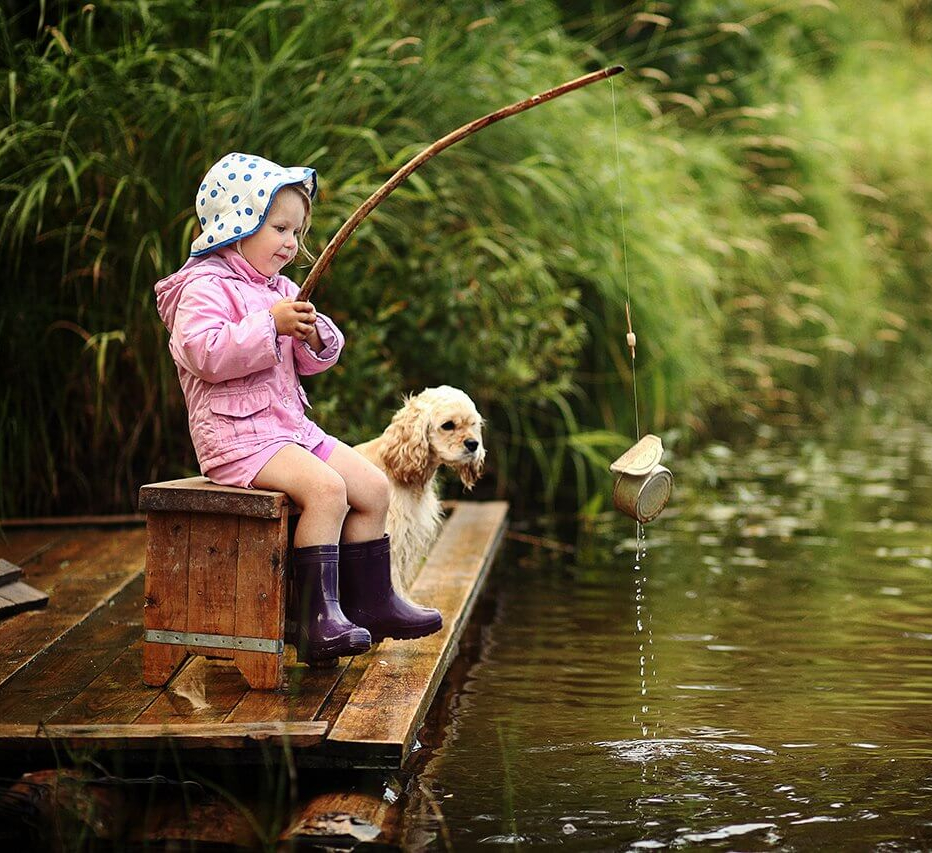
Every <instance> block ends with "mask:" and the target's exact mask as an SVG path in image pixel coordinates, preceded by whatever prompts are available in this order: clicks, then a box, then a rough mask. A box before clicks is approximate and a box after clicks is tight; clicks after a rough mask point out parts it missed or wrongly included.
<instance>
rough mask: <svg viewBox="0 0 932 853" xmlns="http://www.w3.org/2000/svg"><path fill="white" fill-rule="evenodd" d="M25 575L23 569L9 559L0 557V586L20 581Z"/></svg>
mask: <svg viewBox="0 0 932 853" xmlns="http://www.w3.org/2000/svg"><path fill="white" fill-rule="evenodd" d="M22 577H23V570H22V569H21V568H20V567H19V566H17V565H14V564H13V563H11V562H10V561H9V560H4V559H3V558H2V557H0V587H4V586H6V585H7V584H8V583H13V582H14V581H18V580H20V579H21V578H22Z"/></svg>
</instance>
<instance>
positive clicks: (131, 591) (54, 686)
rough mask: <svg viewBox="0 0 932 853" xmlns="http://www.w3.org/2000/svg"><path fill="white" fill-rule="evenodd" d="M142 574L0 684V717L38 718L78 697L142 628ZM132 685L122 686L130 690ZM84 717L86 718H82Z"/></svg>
mask: <svg viewBox="0 0 932 853" xmlns="http://www.w3.org/2000/svg"><path fill="white" fill-rule="evenodd" d="M141 598H142V577H141V576H140V577H136V578H135V579H134V580H133V582H132V583H131V584H130V585H129V586H128V587H127V588H126V589H124V590H123V591H122V592H121V593H120V594H119V595H118V596H116V597H115V598H114V599H113V603H112V606H110V607H106V608H101V609H99V610H97V611H96V612H95V613H93V614H92V615H91V616H89V617H88V618H87V619H85V620H84V622H83V623H82V624H80V625H79V626H77V627H76V628H75V629H74V630H73V631H72V632H71V633H70V634H69V636H68V640H67V642H64V643H56V644H55V645H53V646H52V647H51V648H50V649H49V650H48V651H47V652H46V653H45V654H43V655H40V656H39V657H37V658H36V659H35V660H34V661H33V662H32V663H31V664H30V665H29V666H27V667H23V668H22V669H20V670H19V671H18V672H17V673H16V674H15V675H13V676H11V677H10V678H9V679H8V680H7V681H6V683H5V684H4V685H3V686H2V687H0V720H3V721H4V722H6V723H37V722H38V721H39V720H44V719H47V718H49V717H50V716H51V715H53V714H54V713H55V712H56V711H57V710H58V709H59V708H61V707H62V706H63V705H65V704H66V703H68V702H69V701H70V700H71V699H73V698H74V697H75V696H77V694H78V693H80V692H81V690H83V689H84V688H85V687H86V686H87V685H88V684H90V683H91V682H92V681H93V680H94V679H95V677H96V676H97V675H98V674H99V673H100V672H101V671H102V670H104V669H106V668H107V667H109V666H110V664H111V663H112V662H113V661H114V660H115V659H116V658H117V657H119V655H120V654H121V652H123V651H124V650H125V649H126V647H127V645H129V644H131V643H132V642H133V641H134V640H136V639H137V638H138V637H139V636H140V634H141V632H142V624H141V610H142V607H141V604H142V601H141ZM128 686H130V685H124V689H126V688H127V687H128ZM82 722H84V721H82Z"/></svg>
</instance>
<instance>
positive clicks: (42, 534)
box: [0, 522, 64, 566]
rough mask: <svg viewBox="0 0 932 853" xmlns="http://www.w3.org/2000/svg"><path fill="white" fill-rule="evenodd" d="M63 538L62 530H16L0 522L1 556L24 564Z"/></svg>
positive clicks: (18, 563) (21, 564) (20, 564)
mask: <svg viewBox="0 0 932 853" xmlns="http://www.w3.org/2000/svg"><path fill="white" fill-rule="evenodd" d="M63 538H64V536H63V534H62V531H60V530H15V529H12V528H9V527H6V526H5V525H4V524H3V523H2V522H0V557H2V558H3V559H5V560H9V561H10V562H11V563H14V564H15V565H17V566H24V565H25V564H26V563H28V562H30V561H31V560H33V559H35V557H37V556H38V555H39V554H42V553H43V552H44V551H47V550H48V549H49V548H51V547H52V546H53V545H55V544H56V543H58V542H60V541H61V540H62V539H63Z"/></svg>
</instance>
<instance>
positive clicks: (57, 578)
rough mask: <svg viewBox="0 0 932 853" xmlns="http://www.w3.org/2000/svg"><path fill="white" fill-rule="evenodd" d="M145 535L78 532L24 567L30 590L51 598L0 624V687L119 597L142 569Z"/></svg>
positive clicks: (117, 532)
mask: <svg viewBox="0 0 932 853" xmlns="http://www.w3.org/2000/svg"><path fill="white" fill-rule="evenodd" d="M144 540H145V535H144V531H142V530H141V529H138V530H124V531H112V532H108V533H107V534H106V535H104V536H102V535H101V534H100V533H99V532H97V531H82V535H80V536H78V537H75V538H74V539H72V538H68V539H67V540H66V541H65V542H63V543H62V544H61V545H57V546H56V547H54V548H51V549H49V550H48V551H46V552H45V553H44V554H42V555H41V556H39V557H38V558H37V559H36V560H35V561H34V562H32V563H29V564H27V566H26V567H25V569H26V571H25V578H26V581H27V582H28V583H29V585H30V586H34V587H36V588H37V589H40V590H42V591H43V592H47V593H49V595H50V600H49V604H48V606H47V607H46V608H45V609H44V610H41V611H31V612H28V613H21V614H19V615H18V616H16V618H14V619H6V620H4V621H3V622H0V649H3V655H2V657H0V684H2V683H3V682H5V681H6V680H7V679H8V678H9V677H10V676H11V675H13V674H14V673H15V672H16V671H17V670H19V669H20V668H21V667H22V666H25V665H26V664H28V663H29V662H30V661H32V660H34V659H35V658H36V657H37V656H38V655H39V654H41V653H42V652H43V651H45V650H46V649H48V648H49V646H50V645H51V644H52V643H54V642H55V641H57V640H59V639H60V638H62V637H64V636H65V635H67V634H68V632H70V631H71V630H73V629H74V628H75V627H76V626H77V625H80V624H81V623H82V622H83V621H84V620H85V619H87V618H88V617H89V616H90V615H91V614H92V613H94V612H96V611H97V610H98V609H100V608H101V607H105V606H107V604H108V602H109V601H110V600H111V599H112V598H113V597H114V596H115V595H117V593H119V592H120V590H122V589H123V588H124V587H125V586H126V585H127V584H128V583H130V582H131V581H132V579H133V578H134V577H136V576H138V575H139V573H140V572H141V571H142V568H143V549H144Z"/></svg>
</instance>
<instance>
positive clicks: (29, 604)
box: [0, 581, 49, 617]
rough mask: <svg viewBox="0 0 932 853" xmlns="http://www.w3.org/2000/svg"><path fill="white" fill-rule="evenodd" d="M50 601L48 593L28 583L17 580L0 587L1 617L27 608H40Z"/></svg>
mask: <svg viewBox="0 0 932 853" xmlns="http://www.w3.org/2000/svg"><path fill="white" fill-rule="evenodd" d="M48 603H49V597H48V595H47V594H46V593H44V592H39V590H37V589H34V588H33V587H31V586H29V584H28V583H23V582H22V581H16V582H15V583H10V584H6V586H2V587H0V617H5V616H12V615H13V614H14V613H22V612H24V611H26V610H39V609H41V608H43V607H45V605H46V604H48Z"/></svg>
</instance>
